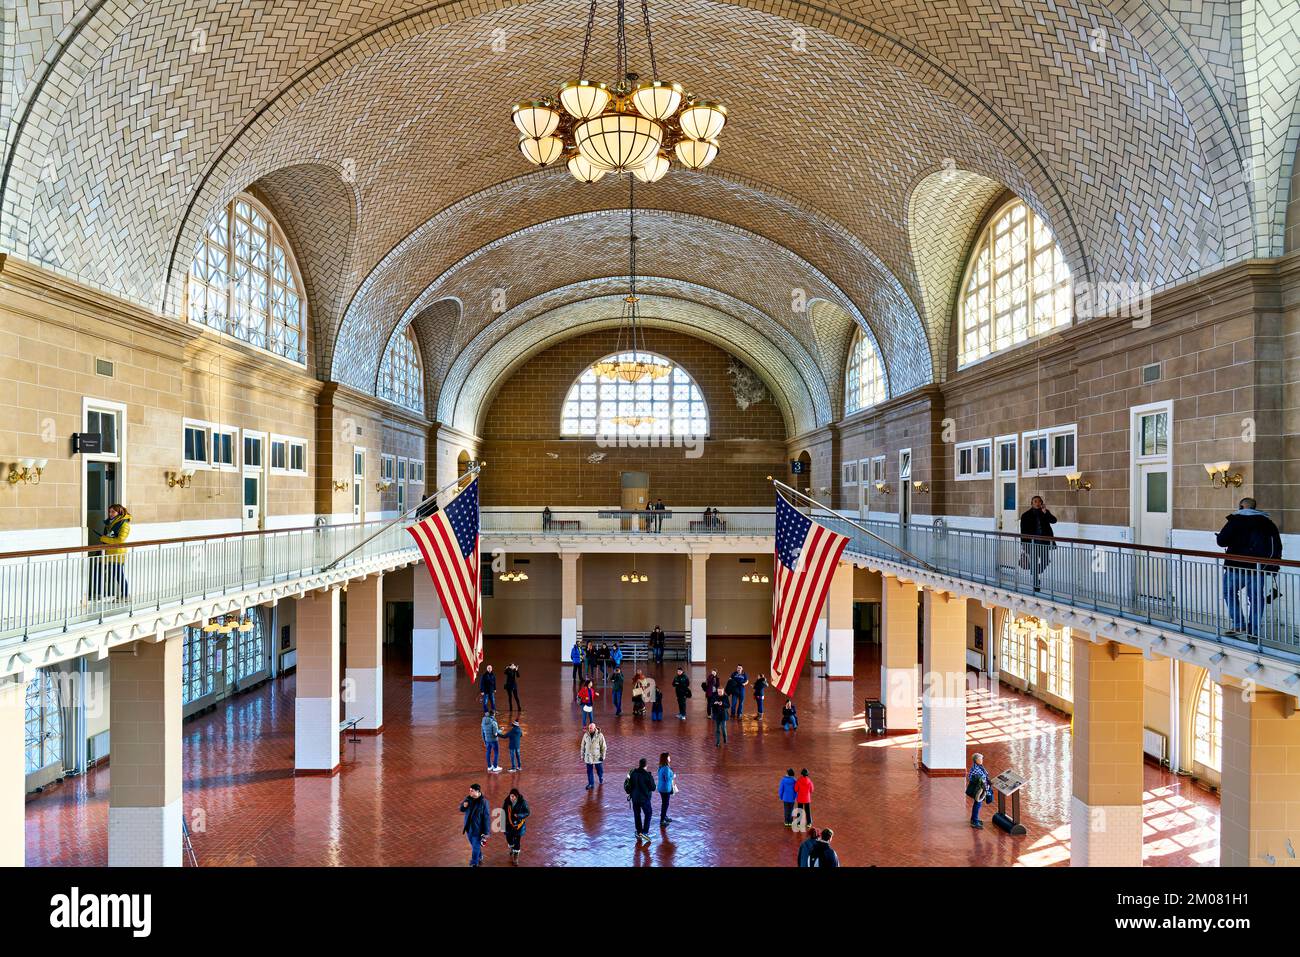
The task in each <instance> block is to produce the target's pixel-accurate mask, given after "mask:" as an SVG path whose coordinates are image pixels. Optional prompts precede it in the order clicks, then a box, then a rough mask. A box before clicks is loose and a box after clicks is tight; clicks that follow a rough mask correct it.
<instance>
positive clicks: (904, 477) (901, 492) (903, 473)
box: [898, 449, 912, 525]
mask: <svg viewBox="0 0 1300 957" xmlns="http://www.w3.org/2000/svg"><path fill="white" fill-rule="evenodd" d="M911 521H912V450H911V449H903V450H901V451H900V452H899V453H898V524H899V525H907V524H908V523H910V522H911Z"/></svg>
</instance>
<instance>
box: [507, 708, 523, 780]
mask: <svg viewBox="0 0 1300 957" xmlns="http://www.w3.org/2000/svg"><path fill="white" fill-rule="evenodd" d="M523 742H524V729H523V726H522V725H520V724H519V719H518V718H515V720H513V721H511V722H510V730H509V731H507V732H506V747H508V748H509V749H510V770H511V771H522V770H523V769H524V760H523V757H522V756H521V754H520V750H521V748H522V747H523Z"/></svg>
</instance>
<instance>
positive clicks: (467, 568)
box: [407, 479, 483, 680]
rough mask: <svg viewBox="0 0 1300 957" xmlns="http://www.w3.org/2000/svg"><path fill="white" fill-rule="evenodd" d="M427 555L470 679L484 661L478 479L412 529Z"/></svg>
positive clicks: (429, 566) (435, 586) (409, 529)
mask: <svg viewBox="0 0 1300 957" xmlns="http://www.w3.org/2000/svg"><path fill="white" fill-rule="evenodd" d="M407 531H408V532H410V533H411V537H412V538H414V539H415V544H416V545H417V546H418V547H419V549H420V554H421V555H423V556H424V564H425V565H426V566H427V567H428V569H429V576H430V577H431V578H432V579H433V587H434V589H435V590H436V591H437V592H438V599H439V600H440V601H441V602H442V610H443V613H444V614H445V615H446V616H447V621H448V622H450V623H451V630H452V634H454V635H455V636H456V647H457V648H458V649H459V650H460V660H461V661H462V662H463V663H464V665H465V670H466V671H467V672H469V676H470V679H471V680H477V679H478V669H479V666H480V665H481V664H482V663H483V604H482V591H481V589H480V588H479V571H480V569H479V537H478V479H475V480H474V481H472V482H470V483H469V485H467V486H465V488H463V489H461V491H460V492H458V493H457V495H456V497H455V498H453V499H452V500H451V501H450V502H448V503H447V507H446V508H444V509H442V510H441V511H439V512H435V513H433V514H432V515H430V516H429V517H428V518H425V519H423V520H421V521H419V522H416V523H415V524H414V525H411V526H410V527H409V528H407Z"/></svg>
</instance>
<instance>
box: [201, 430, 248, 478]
mask: <svg viewBox="0 0 1300 957" xmlns="http://www.w3.org/2000/svg"><path fill="white" fill-rule="evenodd" d="M219 435H228V436H230V461H229V462H222V463H221V464H217V456H216V452H217V442H216V439H217V436H219ZM208 452H209V458H211V459H212V467H213V468H214V469H216V470H217V471H220V472H238V471H240V468H241V466H242V464H243V457H244V446H243V444H242V442H241V440H240V435H239V429H237V428H235V427H234V426H233V425H214V426H213V427H212V431H211V432H210V433H209V434H208Z"/></svg>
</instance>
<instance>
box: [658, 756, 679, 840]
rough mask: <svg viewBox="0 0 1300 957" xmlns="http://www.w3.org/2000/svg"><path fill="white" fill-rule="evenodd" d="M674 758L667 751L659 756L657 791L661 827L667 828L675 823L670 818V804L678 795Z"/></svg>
mask: <svg viewBox="0 0 1300 957" xmlns="http://www.w3.org/2000/svg"><path fill="white" fill-rule="evenodd" d="M672 761H673V759H672V757H671V756H670V755H669V754H668V752H667V751H665V752H664V753H663V754H661V755H659V775H658V780H657V781H656V782H655V790H656V791H658V792H659V826H660V827H667V826H668V825H669V824H671V823H673V819H672V818H670V817H669V816H668V802H669V801H671V800H672V797H673V795H674V794H676V793H677V774H676V772H674V771H673V769H672Z"/></svg>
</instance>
